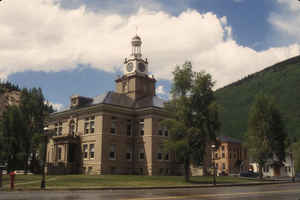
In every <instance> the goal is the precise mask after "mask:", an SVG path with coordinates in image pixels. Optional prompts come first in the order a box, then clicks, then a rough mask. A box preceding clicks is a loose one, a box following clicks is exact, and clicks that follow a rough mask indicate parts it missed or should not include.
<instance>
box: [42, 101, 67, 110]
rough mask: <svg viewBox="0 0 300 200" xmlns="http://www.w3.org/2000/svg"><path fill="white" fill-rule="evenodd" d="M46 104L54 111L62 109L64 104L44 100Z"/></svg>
mask: <svg viewBox="0 0 300 200" xmlns="http://www.w3.org/2000/svg"><path fill="white" fill-rule="evenodd" d="M46 103H47V104H48V105H51V106H52V107H53V109H54V110H55V111H62V110H63V109H64V105H63V104H61V103H53V102H46Z"/></svg>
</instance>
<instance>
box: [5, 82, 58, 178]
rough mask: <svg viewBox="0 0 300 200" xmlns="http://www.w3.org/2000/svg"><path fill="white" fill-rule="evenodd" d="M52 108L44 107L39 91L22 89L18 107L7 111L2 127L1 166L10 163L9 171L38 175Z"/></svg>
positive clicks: (40, 91)
mask: <svg viewBox="0 0 300 200" xmlns="http://www.w3.org/2000/svg"><path fill="white" fill-rule="evenodd" d="M50 112H53V108H52V107H51V106H49V105H48V104H45V101H44V96H43V93H42V90H41V89H40V88H38V89H37V88H32V89H26V88H24V89H22V91H21V97H20V105H19V107H16V106H12V107H8V109H7V111H6V112H5V113H4V115H3V119H2V123H0V124H1V126H0V152H1V153H0V162H1V161H2V162H8V164H9V166H8V167H9V168H10V169H12V168H15V167H18V168H23V169H24V170H25V173H27V171H28V168H29V166H28V163H29V162H28V161H29V158H30V157H31V156H32V157H31V158H32V159H31V162H30V163H31V171H33V172H38V171H39V161H38V160H39V158H37V155H39V154H38V152H40V151H41V150H40V149H41V144H42V142H41V136H42V134H43V125H44V120H45V118H46V116H47V115H48V114H49V113H50Z"/></svg>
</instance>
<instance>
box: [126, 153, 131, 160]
mask: <svg viewBox="0 0 300 200" xmlns="http://www.w3.org/2000/svg"><path fill="white" fill-rule="evenodd" d="M126 160H131V152H127V153H126Z"/></svg>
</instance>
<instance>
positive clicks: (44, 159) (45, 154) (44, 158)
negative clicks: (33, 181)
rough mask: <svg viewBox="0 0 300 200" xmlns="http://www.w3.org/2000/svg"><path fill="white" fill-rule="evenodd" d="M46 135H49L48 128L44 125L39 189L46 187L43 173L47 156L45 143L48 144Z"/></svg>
mask: <svg viewBox="0 0 300 200" xmlns="http://www.w3.org/2000/svg"><path fill="white" fill-rule="evenodd" d="M48 136H51V135H50V129H49V128H48V127H44V135H43V139H44V145H45V147H44V152H43V153H44V154H43V160H42V181H41V189H42V190H44V189H46V173H45V168H46V157H47V145H48Z"/></svg>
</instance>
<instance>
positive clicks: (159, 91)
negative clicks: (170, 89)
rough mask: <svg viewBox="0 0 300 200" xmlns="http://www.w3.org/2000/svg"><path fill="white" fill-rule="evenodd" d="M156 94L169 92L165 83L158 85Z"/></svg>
mask: <svg viewBox="0 0 300 200" xmlns="http://www.w3.org/2000/svg"><path fill="white" fill-rule="evenodd" d="M156 94H159V95H166V94H167V92H166V91H165V88H164V86H163V85H159V86H158V87H156Z"/></svg>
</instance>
